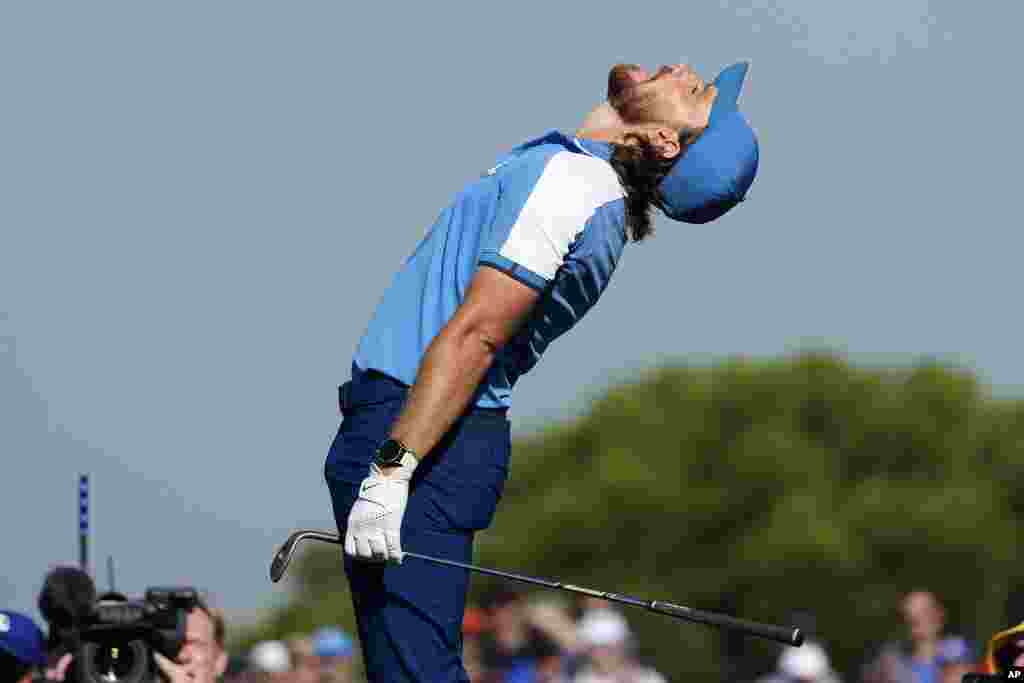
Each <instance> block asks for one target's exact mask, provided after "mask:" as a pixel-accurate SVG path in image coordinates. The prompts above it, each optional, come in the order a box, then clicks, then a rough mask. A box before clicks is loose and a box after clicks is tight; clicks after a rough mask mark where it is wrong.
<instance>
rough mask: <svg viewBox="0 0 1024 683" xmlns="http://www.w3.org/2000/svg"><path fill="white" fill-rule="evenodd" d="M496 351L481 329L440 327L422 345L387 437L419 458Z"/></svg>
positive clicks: (461, 407)
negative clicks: (416, 367)
mask: <svg viewBox="0 0 1024 683" xmlns="http://www.w3.org/2000/svg"><path fill="white" fill-rule="evenodd" d="M495 352H496V349H495V348H494V346H493V344H491V343H489V342H488V340H487V339H486V337H484V336H482V335H480V334H477V333H473V332H466V333H459V332H452V331H450V330H444V331H442V332H441V334H439V335H438V336H437V337H436V338H435V339H434V341H433V342H431V344H430V346H429V347H428V348H427V352H426V354H425V355H424V357H423V362H422V363H420V368H419V372H418V373H417V375H416V381H415V383H414V384H413V386H412V387H411V388H410V389H409V395H408V396H407V398H406V401H405V405H404V406H403V407H402V412H401V413H400V414H399V416H398V418H397V419H396V420H395V423H394V424H393V425H392V427H391V437H392V438H394V439H398V440H399V441H401V442H402V443H404V444H405V445H406V446H407V447H409V448H411V449H412V450H414V451H415V452H416V455H417V456H419V457H420V458H423V457H424V456H426V455H428V454H429V453H430V451H431V450H432V449H433V448H434V446H436V445H437V444H438V442H439V441H440V440H441V438H442V437H443V436H444V434H445V432H447V431H448V430H449V429H450V428H451V426H452V425H453V424H454V423H455V421H456V420H457V419H458V418H459V416H461V415H462V413H463V412H465V410H466V408H467V407H468V406H469V403H470V401H471V400H472V398H473V394H474V393H476V390H477V388H478V387H479V386H480V382H482V381H483V379H484V376H485V375H486V374H487V370H488V368H490V367H491V363H492V362H493V361H494V356H495Z"/></svg>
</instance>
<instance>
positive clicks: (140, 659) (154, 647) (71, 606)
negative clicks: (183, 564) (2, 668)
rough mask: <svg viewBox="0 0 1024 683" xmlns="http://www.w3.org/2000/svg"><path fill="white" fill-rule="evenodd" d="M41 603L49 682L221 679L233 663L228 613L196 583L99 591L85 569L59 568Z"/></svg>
mask: <svg viewBox="0 0 1024 683" xmlns="http://www.w3.org/2000/svg"><path fill="white" fill-rule="evenodd" d="M39 610H40V611H41V612H42V614H43V616H44V618H45V619H46V621H47V624H48V625H49V641H48V643H47V647H46V649H47V652H46V656H47V659H48V665H47V667H46V671H45V680H46V681H51V682H55V683H60V682H67V681H72V680H73V681H76V682H77V681H85V682H86V683H90V682H91V683H117V682H118V681H120V680H122V678H123V680H124V681H130V682H131V683H156V682H155V681H154V679H155V678H156V677H158V676H159V678H161V679H163V680H164V681H167V682H169V683H215V682H216V681H217V679H218V678H220V677H221V676H222V675H223V674H224V671H225V669H226V668H227V661H228V657H227V653H226V651H225V649H224V637H225V626H224V619H223V617H222V616H221V614H220V613H219V612H217V611H214V610H212V609H210V607H209V606H208V605H207V604H206V603H205V602H204V601H203V599H202V598H201V597H200V596H199V594H198V592H197V591H196V590H195V589H194V588H191V587H168V588H149V589H147V590H146V597H145V598H144V599H142V600H129V599H128V598H127V597H126V596H123V595H120V594H117V593H107V594H104V595H99V596H97V594H96V589H95V585H94V584H93V581H92V577H90V576H89V575H88V574H87V573H86V572H84V571H82V570H81V569H79V568H77V567H57V568H56V569H54V570H52V571H51V572H50V573H49V574H47V576H46V579H45V581H44V583H43V589H42V591H41V592H40V594H39ZM179 645H180V649H179V648H178V646H179ZM164 653H166V654H167V655H171V654H174V653H177V654H176V655H175V656H174V659H173V660H172V659H170V658H168V657H167V656H165V655H164ZM150 654H151V655H152V657H150ZM79 660H80V661H79ZM0 683H2V682H0Z"/></svg>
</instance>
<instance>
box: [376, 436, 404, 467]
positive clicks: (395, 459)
mask: <svg viewBox="0 0 1024 683" xmlns="http://www.w3.org/2000/svg"><path fill="white" fill-rule="evenodd" d="M374 460H376V462H377V464H378V465H399V464H401V462H402V444H400V443H398V442H397V441H395V440H394V439H388V440H387V441H385V442H384V443H382V444H381V445H380V448H378V449H377V457H375V458H374Z"/></svg>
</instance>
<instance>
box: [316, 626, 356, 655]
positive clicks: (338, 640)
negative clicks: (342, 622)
mask: <svg viewBox="0 0 1024 683" xmlns="http://www.w3.org/2000/svg"><path fill="white" fill-rule="evenodd" d="M313 654H314V655H316V656H317V657H349V656H351V655H352V639H351V638H349V637H348V636H347V635H346V634H345V632H344V631H342V630H341V629H340V628H333V627H330V626H327V627H324V628H321V629H319V630H317V631H316V633H314V634H313Z"/></svg>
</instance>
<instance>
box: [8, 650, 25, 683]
mask: <svg viewBox="0 0 1024 683" xmlns="http://www.w3.org/2000/svg"><path fill="white" fill-rule="evenodd" d="M31 670H32V666H31V665H29V664H26V663H25V662H23V661H21V660H20V659H18V658H17V657H15V656H14V655H12V654H11V653H9V652H7V651H5V650H0V683H17V682H18V681H20V680H21V679H22V678H24V677H25V674H27V673H28V672H29V671H31Z"/></svg>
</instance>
